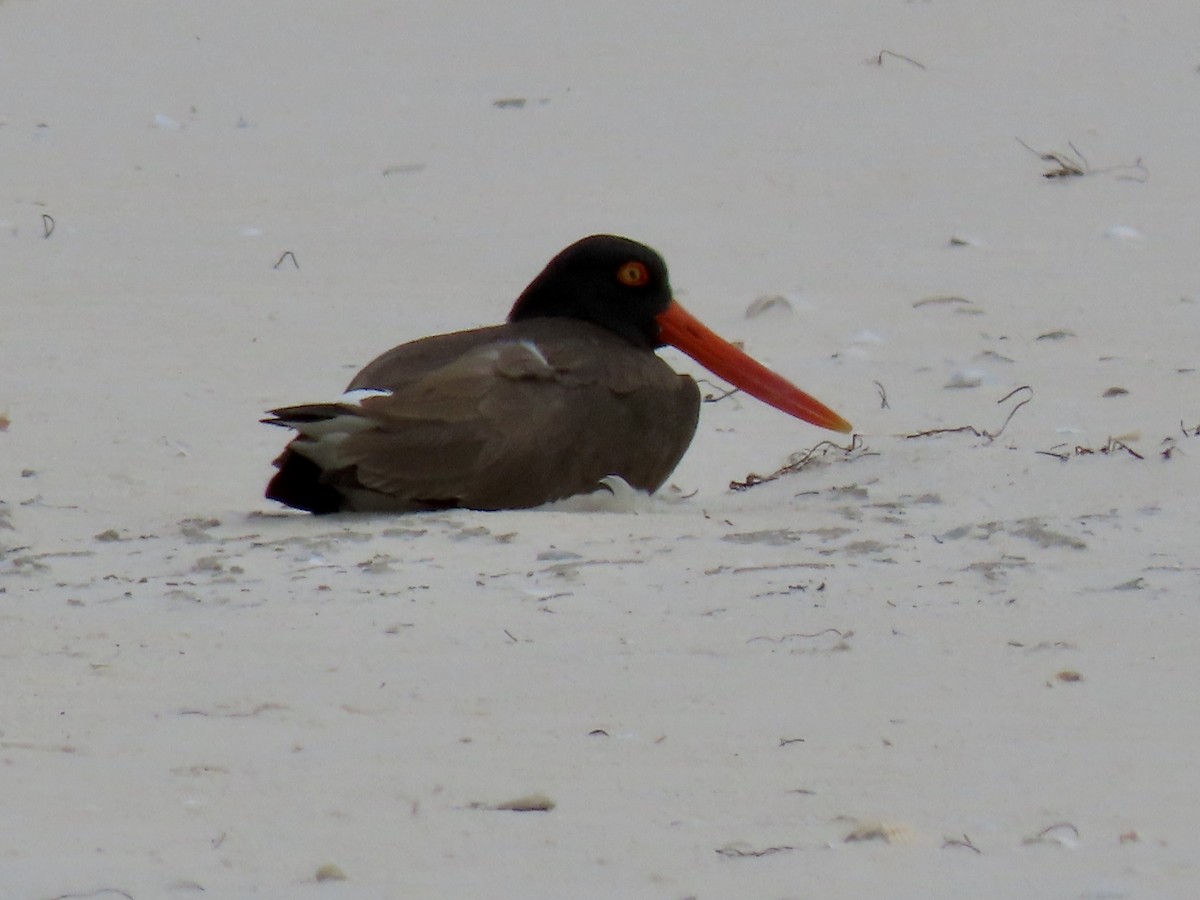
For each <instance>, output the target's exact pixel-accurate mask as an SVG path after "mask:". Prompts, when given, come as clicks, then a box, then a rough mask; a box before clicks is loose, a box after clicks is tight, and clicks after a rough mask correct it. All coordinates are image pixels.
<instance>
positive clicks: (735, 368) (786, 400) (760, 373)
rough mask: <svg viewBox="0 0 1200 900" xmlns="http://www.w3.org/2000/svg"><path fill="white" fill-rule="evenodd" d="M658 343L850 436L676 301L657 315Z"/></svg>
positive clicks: (841, 422) (816, 404)
mask: <svg viewBox="0 0 1200 900" xmlns="http://www.w3.org/2000/svg"><path fill="white" fill-rule="evenodd" d="M658 327H659V340H661V341H662V342H663V343H665V344H670V345H671V346H672V347H677V348H678V349H680V350H682V351H683V352H684V353H686V354H687V355H688V356H690V357H691V358H692V359H694V360H695V361H696V362H698V363H700V365H702V366H704V368H706V369H708V370H709V371H710V372H712V373H713V374H714V375H716V376H717V377H719V378H721V379H723V380H725V381H728V382H729V383H730V384H732V385H733V386H734V387H738V388H741V389H742V390H743V391H745V392H746V393H747V394H750V395H751V396H753V397H757V398H758V399H759V400H761V401H762V402H763V403H767V404H769V405H771V406H773V407H775V408H776V409H778V410H780V411H782V412H785V413H787V414H789V415H792V416H795V417H796V418H797V419H803V420H804V421H805V422H811V423H812V424H813V425H819V426H820V427H822V428H828V429H829V430H830V431H841V432H849V431H850V430H851V425H850V423H849V422H847V421H846V420H845V419H843V418H842V417H841V416H839V415H838V414H837V413H835V412H834V411H833V410H832V409H830V408H829V407H828V406H826V405H825V404H824V403H822V402H821V401H820V400H817V399H816V398H814V397H810V396H809V395H808V394H806V393H804V391H802V390H800V388H798V387H796V386H795V385H794V384H792V383H791V382H790V381H788V380H787V379H785V378H782V377H781V376H779V375H776V374H775V373H774V372H772V371H771V370H770V369H768V368H767V367H766V366H764V365H762V364H761V363H758V362H756V361H754V360H753V359H751V358H750V357H749V356H747V355H746V354H745V353H743V352H742V351H741V350H739V349H738V348H737V347H735V346H733V344H731V343H729V342H728V341H726V340H725V339H724V338H722V337H721V336H719V335H718V334H716V333H715V332H713V331H711V330H710V329H709V328H708V326H706V325H705V324H704V323H703V322H701V321H700V320H699V319H697V318H696V317H695V316H693V315H692V314H691V313H690V312H688V311H687V310H685V309H684V308H683V307H682V306H680V305H679V304H678V303H676V302H675V301H671V305H670V306H668V307H667V309H666V310H665V311H664V312H662V313H659V315H658Z"/></svg>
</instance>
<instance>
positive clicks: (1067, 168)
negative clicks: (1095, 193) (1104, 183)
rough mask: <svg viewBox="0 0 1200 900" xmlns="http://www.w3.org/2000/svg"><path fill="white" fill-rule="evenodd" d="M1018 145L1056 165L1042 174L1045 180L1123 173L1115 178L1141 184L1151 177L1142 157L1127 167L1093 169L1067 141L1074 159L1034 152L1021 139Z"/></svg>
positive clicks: (1062, 154) (1063, 155) (1053, 153)
mask: <svg viewBox="0 0 1200 900" xmlns="http://www.w3.org/2000/svg"><path fill="white" fill-rule="evenodd" d="M1017 143H1018V144H1020V145H1021V146H1022V147H1024V148H1025V149H1026V150H1028V151H1029V152H1030V153H1032V154H1033V155H1034V156H1036V157H1037V158H1038V159H1040V160H1042V161H1043V162H1048V163H1053V164H1054V165H1053V168H1050V169H1047V170H1046V171H1045V172H1043V173H1042V177H1043V178H1081V177H1082V176H1084V175H1104V174H1109V173H1123V174H1118V175H1116V176H1115V177H1117V178H1119V179H1121V180H1122V181H1136V182H1137V183H1138V184H1141V183H1143V182H1144V181H1146V180H1147V179H1148V178H1149V177H1150V171H1149V170H1148V169H1147V168H1146V166H1145V165H1144V164H1143V163H1142V158H1141V157H1140V156H1139V157H1138V158H1137V159H1135V160H1134V161H1133V162H1132V163H1126V164H1125V165H1121V166H1106V167H1105V168H1103V169H1093V168H1092V167H1091V166H1090V165H1089V164H1088V161H1087V157H1086V156H1084V155H1083V153H1082V152H1081V151H1080V149H1079V148H1078V147H1076V146H1075V144H1073V143H1072V142H1071V141H1067V146H1068V147H1070V148H1071V153H1074V154H1075V156H1074V157H1072V156H1070V155H1069V154H1066V153H1055V152H1053V151H1050V152H1045V153H1043V152H1042V151H1040V150H1034V149H1033V148H1032V147H1030V146H1029V145H1028V144H1027V143H1025V142H1024V141H1023V140H1021V139H1020V138H1017Z"/></svg>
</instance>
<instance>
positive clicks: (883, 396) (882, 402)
mask: <svg viewBox="0 0 1200 900" xmlns="http://www.w3.org/2000/svg"><path fill="white" fill-rule="evenodd" d="M872 383H873V384H874V385H875V387H877V388H878V389H879V408H880V409H891V407H890V406H888V399H887V391H886V390H884V388H883V385H882V384H880V383H879V382H878V381H875V382H872Z"/></svg>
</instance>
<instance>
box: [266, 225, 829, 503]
mask: <svg viewBox="0 0 1200 900" xmlns="http://www.w3.org/2000/svg"><path fill="white" fill-rule="evenodd" d="M665 345H671V346H673V347H676V348H678V349H679V350H682V351H683V352H684V353H685V354H687V355H689V356H691V357H692V358H693V359H694V360H696V361H697V362H698V363H700V364H701V365H703V366H704V367H705V368H707V369H708V370H709V371H711V372H712V373H713V374H715V375H717V376H719V377H720V378H722V379H723V380H725V381H727V382H729V383H730V384H732V385H734V386H735V387H737V388H740V389H741V390H742V391H745V392H746V393H748V394H750V395H752V396H754V397H756V398H758V399H759V400H762V401H763V402H765V403H767V404H769V405H771V406H774V407H776V408H777V409H779V410H781V411H783V412H785V413H788V414H789V415H792V416H795V417H797V418H800V419H803V420H805V421H807V422H810V423H812V424H814V425H818V426H820V427H822V428H827V429H830V430H832V431H837V432H842V433H846V432H849V431H851V426H850V423H849V422H847V421H846V420H845V419H843V418H842V417H841V416H840V415H838V414H837V413H835V412H833V411H832V410H831V409H829V408H828V407H827V406H825V405H824V404H822V403H821V402H820V401H818V400H816V399H814V398H813V397H811V396H809V395H808V394H806V393H804V392H803V391H801V390H800V389H799V388H797V387H795V386H794V385H792V384H791V383H789V382H788V381H786V380H785V379H783V378H782V377H781V376H779V375H777V374H775V373H774V372H772V371H771V370H769V369H767V368H766V367H764V366H762V365H761V364H760V363H758V362H756V361H755V360H753V359H752V358H751V357H749V356H748V355H746V354H745V353H744V352H742V351H741V350H739V349H738V348H736V347H734V346H733V345H732V344H730V343H728V342H727V341H725V340H724V339H722V338H720V337H718V336H717V335H716V334H715V333H714V332H712V331H711V330H709V329H708V328H707V327H706V326H705V325H703V324H702V323H701V322H700V321H699V320H698V319H696V318H695V317H694V316H692V315H691V314H690V313H688V312H687V311H686V310H685V309H684V308H683V307H682V306H681V305H680V304H679V303H678V302H677V301H676V300H675V299H674V298H673V294H672V291H671V286H670V282H669V279H668V275H667V266H666V263H665V262H664V261H663V258H662V257H661V256H660V255H659V254H658V253H657V252H656V251H654V250H652V249H651V248H650V247H647V246H646V245H644V244H641V243H638V242H637V241H634V240H631V239H629V238H626V237H620V236H617V235H610V234H597V235H592V236H590V237H585V238H583V239H582V240H579V241H576V242H575V243H573V244H571V245H570V246H569V247H567V248H566V249H565V250H563V251H561V252H560V253H558V254H557V255H556V256H555V257H554V258H553V259H551V260H550V262H549V263H548V264H547V265H546V267H545V268H544V269H543V270H542V272H541V273H540V274H539V275H538V276H537V277H536V278H534V279H533V281H532V282H530V284H529V286H528V287H526V288H525V290H524V291H522V292H521V294H520V296H519V297H518V298H517V300H516V302H515V303H514V304H513V306H512V309H511V311H510V312H509V314H508V318H507V321H506V322H505V323H504V324H502V325H495V326H491V327H485V328H476V329H472V330H468V331H456V332H452V333H449V334H440V335H434V336H432V337H425V338H420V339H418V340H414V341H411V342H409V343H405V344H401V345H400V346H398V347H394V348H393V349H391V350H388V351H387V352H386V353H384V354H382V355H381V356H379V357H377V358H376V359H375V360H374V361H372V362H370V363H368V364H367V366H366V367H365V368H364V369H363V370H362V371H361V372H359V373H358V374H357V375H356V376H355V377H354V379H353V380H352V381H351V382H350V384H349V385H348V387H347V388H346V392H345V393H344V394H343V395H342V397H341V398H340V399H338V400H337V401H335V402H328V403H312V404H302V405H298V406H286V407H282V408H279V409H274V410H271V411H270V412H269V413H268V414H267V415H268V417H267V418H264V419H262V420H261V421H262V422H264V423H265V424H269V425H275V426H279V427H283V428H289V429H292V430H294V431H295V432H296V435H295V437H294V438H293V439H292V440H291V441H290V443H288V444H287V446H286V447H285V448H284V450H283V451H282V453H281V454H280V455H279V457H278V458H277V459H276V460H275V461H274V465H275V467H276V469H277V470H278V471H277V472H276V473H275V474H274V476H273V477H272V478H271V480H270V483H269V484H268V486H267V490H266V496H267V497H268V498H269V499H272V500H276V501H279V502H280V503H283V504H285V505H286V506H289V507H292V508H294V509H298V510H305V511H308V512H312V513H315V514H326V513H337V512H393V513H405V512H417V511H427V510H440V509H450V508H466V509H475V510H500V509H525V508H530V507H535V506H540V505H542V504H544V503H548V502H550V501H554V500H561V499H564V498H567V497H571V496H574V495H577V494H587V493H592V492H594V491H596V490H599V489H601V488H602V483H603V482H604V480H605V479H606V478H608V477H609V476H613V475H616V476H619V477H620V478H622V479H624V481H625V482H627V483H628V484H629V485H630V486H632V487H634V488H636V489H638V490H641V491H645V492H647V493H653V492H654V491H656V490H657V489H658V488H659V487H661V486H662V484H663V483H664V482H665V481H666V480H667V478H668V476H670V474H671V472H672V471H673V470H674V469H675V467H676V465H677V464H678V463H679V461H680V459H681V458H682V457H683V455H684V452H685V451H686V450H687V448H688V445H689V444H690V443H691V441H692V436H693V435H694V434H695V431H696V426H697V422H698V419H699V413H700V389H699V387H698V386H697V384H696V382H695V381H694V380H693V379H692V378H691V377H690V376H688V375H683V374H679V373H677V372H675V371H674V370H673V369H672V368H671V366H670V365H668V363H667V362H666V361H664V360H663V359H662V358H660V357H659V356H658V355H657V353H656V352H655V351H656V350H658V349H659V348H660V347H663V346H665Z"/></svg>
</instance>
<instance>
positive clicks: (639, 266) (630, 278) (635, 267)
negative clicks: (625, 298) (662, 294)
mask: <svg viewBox="0 0 1200 900" xmlns="http://www.w3.org/2000/svg"><path fill="white" fill-rule="evenodd" d="M649 280H650V272H649V270H647V268H646V265H645V263H640V262H638V261H637V260H636V259H634V260H630V261H629V262H627V263H625V265H623V266H621V268H619V269H617V281H619V282H621V284H623V285H625V286H627V287H641V286H642V285H644V284H645V283H646V282H648V281H649Z"/></svg>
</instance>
